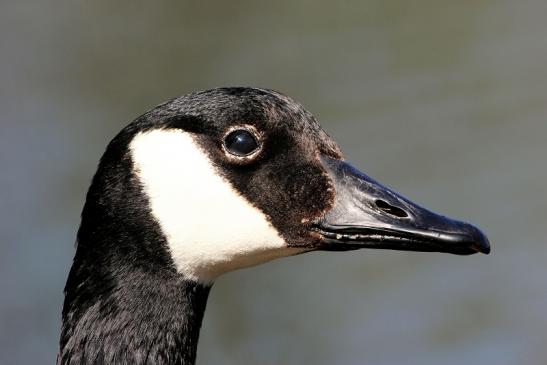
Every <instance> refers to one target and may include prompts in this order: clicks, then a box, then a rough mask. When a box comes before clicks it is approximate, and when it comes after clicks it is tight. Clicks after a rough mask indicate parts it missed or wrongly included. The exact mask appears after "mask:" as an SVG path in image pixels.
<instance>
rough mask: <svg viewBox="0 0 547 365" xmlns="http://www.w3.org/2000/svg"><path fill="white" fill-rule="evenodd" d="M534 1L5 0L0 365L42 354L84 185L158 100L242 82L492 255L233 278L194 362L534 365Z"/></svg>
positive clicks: (387, 255)
mask: <svg viewBox="0 0 547 365" xmlns="http://www.w3.org/2000/svg"><path fill="white" fill-rule="evenodd" d="M546 19H547V2H545V1H541V0H537V1H536V0H521V1H511V0H499V1H494V0H491V1H489V0H472V1H471V0H469V1H466V0H464V1H432V0H417V1H412V2H410V1H403V0H396V1H384V0H366V1H357V0H354V1H340V2H317V1H303V0H301V1H288V0H284V1H275V2H272V1H237V2H236V1H231V2H228V1H226V2H198V1H170V2H169V1H155V2H148V3H147V4H142V3H135V2H130V1H119V2H109V1H104V0H103V1H88V2H83V1H72V2H65V1H19V2H16V1H3V2H1V3H0V54H1V57H0V80H1V82H2V87H1V88H0V111H1V117H0V123H1V125H0V194H1V195H0V199H1V201H0V202H1V208H0V249H1V252H0V293H1V299H0V364H42V363H43V364H46V363H50V364H51V363H53V362H54V361H55V356H56V351H57V340H58V334H59V327H60V311H61V306H62V299H63V295H62V289H63V286H64V283H65V280H66V275H67V273H68V270H69V267H70V265H71V260H72V257H73V254H74V238H75V234H76V230H77V228H78V224H79V214H80V210H81V207H82V205H83V202H84V196H85V192H86V190H87V187H88V185H89V182H90V179H91V176H92V174H93V173H94V171H95V167H96V164H97V161H98V159H99V157H100V155H101V154H102V152H103V150H104V148H105V146H106V144H107V143H108V141H109V140H110V139H111V138H112V137H113V136H114V134H115V133H116V132H117V131H118V130H119V129H121V128H122V127H123V126H124V125H125V124H127V123H128V122H129V121H131V120H132V119H133V118H135V117H136V116H138V115H139V114H141V113H142V112H144V111H145V110H147V109H149V108H151V107H153V106H154V105H156V104H158V103H160V102H162V101H164V100H166V99H168V98H171V97H174V96H177V95H181V94H184V93H187V92H190V91H193V90H200V89H207V88H211V87H216V86H223V85H253V86H260V87H267V88H273V89H277V90H279V91H282V92H284V93H286V94H288V95H290V96H292V97H293V98H295V99H296V100H299V101H301V102H302V103H303V104H304V105H305V106H306V107H307V108H308V109H309V110H310V111H311V112H312V113H314V114H315V116H316V117H317V118H318V119H319V120H320V121H321V123H322V125H323V127H324V128H325V129H326V130H327V132H328V133H329V134H330V135H331V136H333V137H334V138H335V139H336V140H337V141H338V142H339V144H340V145H341V146H342V148H343V149H344V151H345V153H346V155H347V157H348V160H350V161H352V162H353V164H355V165H356V166H358V167H359V168H361V169H362V170H364V171H365V172H367V173H368V174H369V175H371V176H373V177H375V178H377V179H378V180H380V181H381V182H383V183H384V184H386V185H388V186H390V187H392V188H394V189H396V190H398V191H400V192H401V193H403V194H404V195H406V196H408V197H409V198H411V199H413V200H415V201H417V202H419V203H420V204H421V205H424V206H427V207H429V208H431V209H433V210H437V211H440V212H443V213H445V214H447V215H450V216H454V217H459V218H462V219H465V220H468V221H471V222H474V223H476V224H477V225H479V226H480V227H482V228H483V229H484V230H485V231H486V232H487V233H488V235H489V237H490V239H491V242H492V245H493V252H492V254H491V255H490V256H488V257H487V256H483V255H475V256H472V257H457V256H451V255H443V254H420V253H402V252H380V251H374V252H373V251H359V252H353V253H314V254H308V255H304V256H299V257H293V258H290V259H285V260H279V261H276V262H272V263H269V264H267V265H263V266H261V267H257V268H253V269H247V270H243V271H239V272H235V273H231V274H228V275H226V276H225V277H222V278H221V279H220V280H218V281H217V283H216V284H215V287H214V288H213V291H212V295H211V297H210V300H209V304H208V310H207V314H206V317H205V321H204V325H203V329H202V333H201V342H200V347H199V350H198V364H310V363H313V364H376V365H384V364H385V365H388V364H398V363H404V364H408V365H412V364H416V365H418V364H419V365H428V364H431V365H433V364H444V365H451V364H470V363H473V364H492V365H509V364H526V365H528V364H529V365H535V364H538V365H540V364H547V346H546V345H547V310H546V309H547V249H546V234H545V231H546V227H547V218H546V212H547V146H546V137H547V21H546Z"/></svg>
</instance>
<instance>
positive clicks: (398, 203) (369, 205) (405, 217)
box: [313, 156, 490, 255]
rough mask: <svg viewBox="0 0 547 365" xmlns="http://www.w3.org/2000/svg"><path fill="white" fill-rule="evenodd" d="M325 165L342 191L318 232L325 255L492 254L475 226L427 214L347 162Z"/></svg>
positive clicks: (330, 161) (324, 159)
mask: <svg viewBox="0 0 547 365" xmlns="http://www.w3.org/2000/svg"><path fill="white" fill-rule="evenodd" d="M321 160H322V162H323V164H324V166H325V167H326V169H327V171H328V173H329V175H330V177H331V179H332V181H333V183H334V186H335V189H336V197H335V202H334V206H333V207H332V208H331V210H330V211H328V212H327V214H325V216H323V217H322V218H321V219H319V220H317V221H316V222H314V226H313V227H314V228H313V229H314V230H315V231H316V232H318V233H319V234H320V235H321V236H322V238H323V242H324V246H323V247H322V249H325V250H333V251H344V250H353V249H359V248H377V249H390V250H405V251H434V252H447V253H452V254H457V255H471V254H474V253H477V252H481V253H484V254H488V253H489V252H490V243H489V241H488V238H486V236H485V235H484V234H483V233H482V232H481V231H480V230H479V229H478V228H476V227H475V226H473V225H471V224H469V223H464V222H460V221H457V220H453V219H450V218H447V217H444V216H442V215H438V214H435V213H433V212H431V211H429V210H426V209H424V208H422V207H420V206H418V205H416V204H414V203H412V202H411V201H409V200H408V199H406V198H404V197H402V196H401V195H399V194H397V193H395V192H393V191H392V190H390V189H388V188H386V187H384V186H382V185H381V184H379V183H378V182H376V181H375V180H373V179H372V178H370V177H368V176H367V175H365V174H363V173H362V172H360V171H358V170H357V169H355V168H354V167H352V166H351V165H349V164H347V163H345V162H344V161H340V160H335V159H332V158H330V157H325V156H322V157H321Z"/></svg>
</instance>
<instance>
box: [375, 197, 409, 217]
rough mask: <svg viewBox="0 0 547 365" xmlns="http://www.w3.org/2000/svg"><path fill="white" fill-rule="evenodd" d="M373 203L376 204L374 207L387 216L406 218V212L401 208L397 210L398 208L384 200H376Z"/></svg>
mask: <svg viewBox="0 0 547 365" xmlns="http://www.w3.org/2000/svg"><path fill="white" fill-rule="evenodd" d="M374 203H376V206H377V207H378V208H379V209H381V210H383V211H384V212H386V213H387V214H389V215H392V216H395V217H399V218H406V217H408V214H406V212H405V211H404V210H402V209H401V208H398V207H395V206H393V205H391V204H389V203H388V202H386V201H385V200H380V199H378V200H376V201H375V202H374Z"/></svg>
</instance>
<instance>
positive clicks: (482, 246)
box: [471, 227, 490, 255]
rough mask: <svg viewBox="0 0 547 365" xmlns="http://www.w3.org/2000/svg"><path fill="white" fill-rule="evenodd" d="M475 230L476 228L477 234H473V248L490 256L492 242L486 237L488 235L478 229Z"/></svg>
mask: <svg viewBox="0 0 547 365" xmlns="http://www.w3.org/2000/svg"><path fill="white" fill-rule="evenodd" d="M473 228H475V229H474V231H475V232H474V234H473V236H474V237H473V238H474V240H473V241H474V242H473V245H472V246H471V247H472V248H473V249H474V250H476V251H477V252H480V253H483V254H485V255H488V254H489V253H490V241H489V240H488V237H486V235H485V234H484V233H482V232H481V231H480V230H479V229H478V228H476V227H473Z"/></svg>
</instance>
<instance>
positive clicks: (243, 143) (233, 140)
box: [224, 129, 259, 157]
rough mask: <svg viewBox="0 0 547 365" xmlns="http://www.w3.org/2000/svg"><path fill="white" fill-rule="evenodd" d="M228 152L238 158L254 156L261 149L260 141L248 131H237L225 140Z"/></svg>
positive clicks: (229, 134)
mask: <svg viewBox="0 0 547 365" xmlns="http://www.w3.org/2000/svg"><path fill="white" fill-rule="evenodd" d="M224 147H225V148H226V151H228V152H229V153H231V154H232V155H235V156H238V157H244V156H248V155H250V154H252V153H253V152H255V151H256V150H257V149H258V148H259V144H258V139H257V138H256V137H255V136H254V135H253V134H252V133H251V132H249V131H248V130H246V129H236V130H234V131H232V132H230V133H228V135H227V136H226V138H224Z"/></svg>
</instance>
